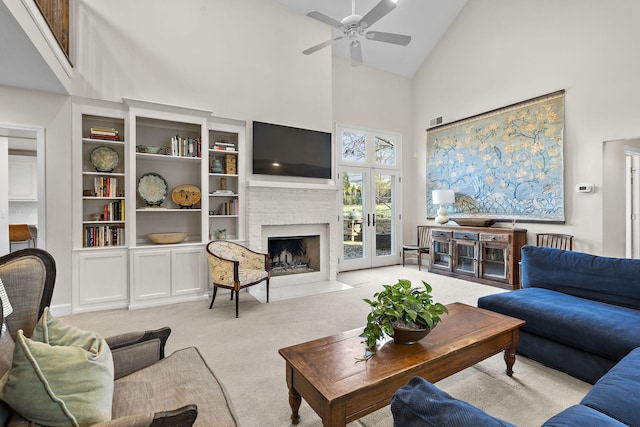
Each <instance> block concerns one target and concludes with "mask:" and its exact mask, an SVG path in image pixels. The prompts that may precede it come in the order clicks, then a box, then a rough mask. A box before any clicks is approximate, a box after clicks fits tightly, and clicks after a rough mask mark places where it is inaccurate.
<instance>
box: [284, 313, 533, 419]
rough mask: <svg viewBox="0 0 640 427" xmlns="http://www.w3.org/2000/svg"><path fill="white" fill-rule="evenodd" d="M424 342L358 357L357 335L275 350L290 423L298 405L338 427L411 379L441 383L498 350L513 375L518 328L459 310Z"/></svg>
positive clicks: (514, 322) (389, 345)
mask: <svg viewBox="0 0 640 427" xmlns="http://www.w3.org/2000/svg"><path fill="white" fill-rule="evenodd" d="M447 308H448V309H449V314H448V315H445V316H443V321H442V323H440V324H439V325H438V326H437V327H436V328H435V329H434V330H433V331H432V332H431V333H430V334H429V335H427V337H426V338H424V339H423V340H421V341H419V342H418V343H416V344H413V345H401V344H395V343H394V342H393V341H392V340H387V341H386V342H385V343H382V344H378V351H377V352H376V354H375V356H373V357H372V358H371V359H369V360H368V361H367V362H366V363H365V362H359V363H356V361H357V359H359V358H362V356H364V352H365V344H364V343H363V338H361V337H360V336H359V335H360V334H361V333H362V328H359V329H354V330H351V331H348V332H343V333H340V334H337V335H333V336H330V337H325V338H320V339H317V340H313V341H309V342H306V343H302V344H298V345H294V346H291V347H286V348H282V349H280V350H279V353H280V355H281V356H282V357H283V358H284V359H285V361H286V373H287V385H288V386H289V405H290V406H291V422H292V423H293V424H298V421H299V420H300V416H299V414H298V409H299V408H300V403H301V401H302V398H304V400H305V401H306V402H307V403H308V404H309V406H311V407H312V408H313V410H314V411H316V413H317V414H318V415H319V416H320V417H321V418H322V422H323V425H324V426H325V427H342V426H345V425H346V424H347V423H350V422H352V421H354V420H357V419H358V418H360V417H362V416H364V415H366V414H369V413H371V412H373V411H375V410H377V409H380V408H383V407H385V406H387V405H389V403H390V402H391V397H392V396H393V394H394V393H395V392H396V390H398V389H399V388H400V387H402V386H404V385H405V384H406V383H407V382H408V381H409V380H410V379H411V378H412V377H414V376H421V377H423V378H425V379H426V380H428V381H430V382H436V381H440V380H441V379H443V378H446V377H448V376H450V375H453V374H455V373H456V372H459V371H461V370H463V369H466V368H468V367H470V366H473V365H475V364H476V363H478V362H480V361H482V360H484V359H486V358H488V357H490V356H493V355H494V354H497V353H499V352H500V351H503V350H504V352H505V353H504V360H505V362H506V364H507V370H506V373H507V375H509V376H511V375H512V374H513V364H514V363H515V360H516V348H517V346H518V328H519V327H520V326H522V325H523V324H524V323H525V322H524V321H522V320H519V319H514V318H512V317H508V316H504V315H502V314H498V313H494V312H492V311H488V310H484V309H481V308H476V307H471V306H468V305H465V304H461V303H453V304H449V305H447Z"/></svg>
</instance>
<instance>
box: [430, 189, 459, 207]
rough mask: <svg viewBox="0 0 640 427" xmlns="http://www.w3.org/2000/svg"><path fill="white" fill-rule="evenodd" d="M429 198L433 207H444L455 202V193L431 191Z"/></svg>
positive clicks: (450, 191) (451, 191)
mask: <svg viewBox="0 0 640 427" xmlns="http://www.w3.org/2000/svg"><path fill="white" fill-rule="evenodd" d="M431 198H432V199H433V204H434V205H445V204H447V203H454V202H455V201H456V193H455V192H454V191H453V190H433V191H432V192H431Z"/></svg>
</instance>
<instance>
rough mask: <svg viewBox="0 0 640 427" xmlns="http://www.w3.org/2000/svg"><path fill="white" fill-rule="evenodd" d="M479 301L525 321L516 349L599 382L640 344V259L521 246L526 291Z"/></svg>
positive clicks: (574, 374)
mask: <svg viewBox="0 0 640 427" xmlns="http://www.w3.org/2000/svg"><path fill="white" fill-rule="evenodd" d="M478 307H481V308H485V309H488V310H491V311H495V312H498V313H502V314H506V315H508V316H512V317H517V318H519V319H523V320H525V321H526V322H527V323H526V324H525V325H524V326H523V327H522V328H520V342H519V345H518V353H520V354H522V355H524V356H526V357H528V358H530V359H533V360H537V361H539V362H541V363H543V364H544V365H547V366H549V367H551V368H554V369H558V370H560V371H563V372H566V373H567V374H569V375H571V376H573V377H576V378H578V379H581V380H583V381H586V382H589V383H591V384H593V383H595V382H596V381H597V380H598V379H599V378H600V377H601V376H602V375H604V374H605V373H606V372H607V371H609V370H610V369H611V368H612V367H613V366H614V365H615V364H616V363H618V362H619V361H620V360H621V359H622V358H623V357H625V356H626V355H627V354H628V353H629V352H630V351H631V350H633V349H634V348H636V347H640V260H635V259H622V258H607V257H601V256H595V255H590V254H585V253H580V252H572V251H564V250H560V249H551V248H544V247H538V246H524V247H523V248H522V289H519V290H516V291H512V292H505V293H501V294H494V295H488V296H485V297H482V298H479V299H478Z"/></svg>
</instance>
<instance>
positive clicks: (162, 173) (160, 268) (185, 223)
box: [125, 99, 211, 308]
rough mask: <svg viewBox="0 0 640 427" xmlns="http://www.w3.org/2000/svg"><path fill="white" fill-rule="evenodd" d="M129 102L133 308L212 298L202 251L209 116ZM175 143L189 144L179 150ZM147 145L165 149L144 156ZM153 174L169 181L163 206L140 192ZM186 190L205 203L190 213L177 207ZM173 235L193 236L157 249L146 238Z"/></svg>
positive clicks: (201, 111) (206, 229)
mask: <svg viewBox="0 0 640 427" xmlns="http://www.w3.org/2000/svg"><path fill="white" fill-rule="evenodd" d="M125 103H126V104H127V105H128V107H129V126H130V129H131V137H130V143H129V146H128V154H129V156H130V158H132V159H133V158H135V161H132V162H130V163H129V171H128V173H129V176H130V177H131V178H130V179H129V181H128V191H127V192H128V196H127V204H128V205H130V206H135V209H134V210H133V212H132V213H131V215H130V220H129V229H130V234H131V235H132V240H131V242H130V247H129V252H130V256H129V262H130V278H129V283H130V293H129V295H130V304H129V306H130V307H131V308H134V307H140V306H146V305H157V304H165V303H171V302H177V301H184V300H188V299H199V298H207V297H208V296H207V294H206V291H207V282H206V277H205V272H206V268H207V266H206V261H205V259H204V251H205V244H206V242H207V239H208V224H207V217H208V209H209V205H208V198H207V197H206V194H207V192H208V182H207V179H206V177H207V174H208V156H207V151H208V147H209V134H208V132H207V123H208V117H210V115H211V113H210V112H208V111H203V110H196V109H191V108H182V107H174V106H168V105H164V104H156V103H150V102H146V101H139V100H131V99H125ZM175 141H184V144H183V143H178V144H177V145H176V144H175ZM142 146H145V147H147V146H153V147H159V149H160V152H159V153H155V154H150V153H147V152H140V149H141V147H142ZM187 147H189V148H187ZM143 151H144V150H143ZM149 174H154V177H161V178H159V179H161V180H163V181H164V182H165V183H166V194H165V199H164V200H163V201H162V202H161V204H160V205H159V206H157V205H154V206H149V204H148V201H145V200H143V198H142V197H141V195H140V194H139V191H138V183H139V181H140V179H141V178H142V177H144V176H148V175H149ZM154 179H158V178H154ZM181 185H192V186H196V187H198V188H199V189H200V192H201V198H200V201H199V202H197V203H195V204H194V205H192V206H190V207H188V208H187V207H184V206H180V205H179V204H178V203H176V202H175V201H174V200H173V198H172V193H173V191H174V190H175V189H176V187H178V186H181ZM162 187H163V185H160V187H159V188H158V189H156V190H159V191H161V189H162ZM173 232H182V233H186V234H187V237H186V239H185V240H183V241H181V242H178V243H175V244H166V245H158V244H155V243H153V242H151V241H150V239H149V237H148V236H149V234H150V233H173Z"/></svg>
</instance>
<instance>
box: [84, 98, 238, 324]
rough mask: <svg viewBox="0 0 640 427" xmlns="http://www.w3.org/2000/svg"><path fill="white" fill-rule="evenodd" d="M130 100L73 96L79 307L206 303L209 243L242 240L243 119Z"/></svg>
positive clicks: (97, 307) (90, 309) (89, 309)
mask: <svg viewBox="0 0 640 427" xmlns="http://www.w3.org/2000/svg"><path fill="white" fill-rule="evenodd" d="M123 101H124V102H122V103H117V102H109V101H97V100H91V99H84V98H74V99H73V102H72V115H73V126H72V135H73V147H74V149H73V153H72V156H73V182H72V192H73V208H72V221H73V229H74V235H73V257H72V270H73V271H72V310H73V312H83V311H93V310H102V309H109V308H120V307H128V308H135V307H143V306H151V305H158V304H166V303H169V302H178V301H189V300H194V299H207V298H208V295H207V289H208V284H209V280H208V267H207V261H206V253H205V246H206V243H207V242H208V241H209V240H212V239H215V238H217V237H218V236H217V234H216V231H220V230H224V231H225V236H224V238H226V239H230V240H240V241H243V240H244V230H245V224H244V212H245V206H244V191H245V178H244V164H243V161H244V159H243V153H244V144H245V126H246V124H245V122H244V121H237V120H230V119H223V118H218V117H213V116H211V112H209V111H204V110H198V109H191V108H185V107H178V106H171V105H164V104H157V103H153V102H147V101H140V100H133V99H124V100H123ZM92 155H93V156H92ZM146 176H151V177H152V181H154V182H155V184H154V185H156V186H152V187H151V190H150V191H152V194H151V195H150V194H149V193H148V192H145V190H144V189H143V191H142V193H143V194H141V191H140V186H139V183H140V181H141V179H142V178H144V177H146ZM158 182H160V183H161V185H160V186H159V187H158V186H157V183H158ZM145 188H146V187H145ZM147 190H148V189H147ZM156 190H159V191H160V199H161V200H155V199H154V193H153V191H156ZM183 190H184V191H186V192H188V194H183V193H182V192H181V191H183ZM194 194H195V196H194ZM166 233H184V234H186V238H185V239H184V240H181V241H179V242H176V243H170V244H160V243H157V239H155V241H154V240H152V239H151V238H150V237H149V235H150V234H166Z"/></svg>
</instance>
